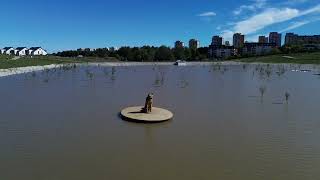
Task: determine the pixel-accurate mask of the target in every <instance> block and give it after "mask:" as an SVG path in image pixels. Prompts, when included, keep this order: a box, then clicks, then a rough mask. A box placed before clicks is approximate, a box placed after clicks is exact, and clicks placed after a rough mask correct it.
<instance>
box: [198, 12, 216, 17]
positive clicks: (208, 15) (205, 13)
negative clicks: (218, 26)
mask: <svg viewBox="0 0 320 180" xmlns="http://www.w3.org/2000/svg"><path fill="white" fill-rule="evenodd" d="M216 15H217V14H216V13H215V12H212V11H210V12H204V13H201V14H198V15H197V16H200V17H211V16H216Z"/></svg>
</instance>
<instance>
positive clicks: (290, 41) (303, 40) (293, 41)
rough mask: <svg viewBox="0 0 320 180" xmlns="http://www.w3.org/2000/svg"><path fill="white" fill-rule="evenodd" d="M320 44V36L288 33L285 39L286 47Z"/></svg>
mask: <svg viewBox="0 0 320 180" xmlns="http://www.w3.org/2000/svg"><path fill="white" fill-rule="evenodd" d="M308 44H320V35H311V36H299V35H297V34H294V33H287V34H286V37H285V45H308Z"/></svg>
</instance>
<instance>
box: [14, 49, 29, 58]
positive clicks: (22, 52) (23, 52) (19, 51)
mask: <svg viewBox="0 0 320 180" xmlns="http://www.w3.org/2000/svg"><path fill="white" fill-rule="evenodd" d="M16 50H17V52H16V53H15V55H16V56H25V55H27V51H28V48H26V47H18V48H16Z"/></svg>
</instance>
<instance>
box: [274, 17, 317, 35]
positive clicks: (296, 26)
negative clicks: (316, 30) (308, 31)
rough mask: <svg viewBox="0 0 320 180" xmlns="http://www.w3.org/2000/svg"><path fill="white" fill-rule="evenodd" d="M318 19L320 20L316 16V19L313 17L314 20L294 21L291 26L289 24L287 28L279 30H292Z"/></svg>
mask: <svg viewBox="0 0 320 180" xmlns="http://www.w3.org/2000/svg"><path fill="white" fill-rule="evenodd" d="M316 21H320V18H316V19H312V20H306V21H297V22H294V23H292V24H291V25H290V26H288V27H287V28H285V29H283V30H281V31H279V32H280V33H283V32H288V31H290V30H293V29H296V28H299V27H301V26H304V25H307V24H309V23H312V22H316Z"/></svg>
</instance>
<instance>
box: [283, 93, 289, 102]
mask: <svg viewBox="0 0 320 180" xmlns="http://www.w3.org/2000/svg"><path fill="white" fill-rule="evenodd" d="M284 96H285V98H286V102H287V104H288V102H289V98H290V93H288V92H286V93H285V94H284Z"/></svg>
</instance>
